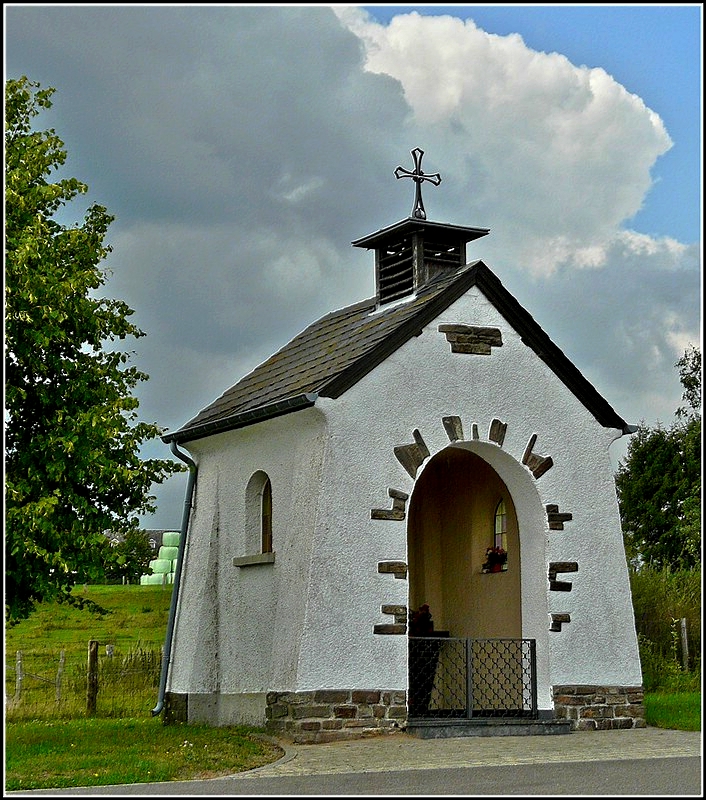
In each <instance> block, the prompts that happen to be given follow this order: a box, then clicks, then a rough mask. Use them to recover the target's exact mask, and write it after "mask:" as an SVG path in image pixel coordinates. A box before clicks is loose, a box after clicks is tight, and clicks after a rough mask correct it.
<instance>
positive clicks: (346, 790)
mask: <svg viewBox="0 0 706 800" xmlns="http://www.w3.org/2000/svg"><path fill="white" fill-rule="evenodd" d="M23 794H26V795H40V794H44V795H62V796H63V795H132V796H154V795H165V796H171V797H181V796H185V795H210V796H237V795H256V796H260V797H288V796H297V795H314V796H335V795H341V796H344V795H348V796H351V795H352V796H356V795H378V796H379V795H385V796H387V795H393V796H394V795H425V796H428V795H446V796H449V795H456V796H469V795H496V796H497V795H523V796H527V795H565V796H566V795H568V796H577V795H578V796H581V795H583V796H586V795H588V796H591V795H594V796H595V795H617V796H630V795H653V796H654V795H657V796H674V795H678V796H694V797H701V796H702V794H701V759H700V758H698V757H691V758H655V759H635V760H618V761H590V762H578V763H577V762H575V761H567V762H566V763H564V764H556V763H554V764H522V765H513V766H499V767H453V768H440V769H434V768H432V769H421V770H399V771H387V772H351V773H334V774H327V775H287V776H281V777H274V778H271V777H261V778H257V779H253V778H246V777H242V776H230V777H227V778H214V779H211V780H205V781H184V782H179V783H176V782H169V783H150V784H133V785H129V786H94V787H85V788H78V789H62V790H46V791H35V792H25V793H20V792H12V793H11V795H12V796H13V797H14V796H21V795H23Z"/></svg>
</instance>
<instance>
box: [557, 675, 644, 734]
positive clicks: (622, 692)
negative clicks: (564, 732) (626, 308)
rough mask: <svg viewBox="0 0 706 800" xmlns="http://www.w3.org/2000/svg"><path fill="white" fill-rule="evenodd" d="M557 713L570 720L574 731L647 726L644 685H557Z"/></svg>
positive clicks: (558, 716)
mask: <svg viewBox="0 0 706 800" xmlns="http://www.w3.org/2000/svg"><path fill="white" fill-rule="evenodd" d="M554 715H555V717H556V718H557V719H567V720H570V721H571V725H572V729H573V730H575V731H610V730H619V729H627V728H644V727H646V725H647V723H646V722H645V707H644V691H643V688H642V686H587V685H581V684H570V685H564V686H555V687H554Z"/></svg>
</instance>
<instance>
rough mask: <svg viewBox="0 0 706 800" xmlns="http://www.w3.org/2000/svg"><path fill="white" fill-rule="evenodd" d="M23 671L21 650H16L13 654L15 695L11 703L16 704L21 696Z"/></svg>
mask: <svg viewBox="0 0 706 800" xmlns="http://www.w3.org/2000/svg"><path fill="white" fill-rule="evenodd" d="M23 678H24V672H23V671H22V651H21V650H18V651H17V653H16V654H15V697H14V699H13V701H12V704H13V705H17V704H18V703H19V702H20V697H22V679H23Z"/></svg>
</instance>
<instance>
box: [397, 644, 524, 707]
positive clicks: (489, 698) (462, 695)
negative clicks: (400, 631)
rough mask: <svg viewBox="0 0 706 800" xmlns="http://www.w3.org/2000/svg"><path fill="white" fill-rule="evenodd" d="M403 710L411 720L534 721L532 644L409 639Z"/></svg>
mask: <svg viewBox="0 0 706 800" xmlns="http://www.w3.org/2000/svg"><path fill="white" fill-rule="evenodd" d="M407 706H408V714H409V717H410V718H417V719H420V718H435V719H459V718H462V719H471V718H484V717H524V718H528V719H535V718H536V717H537V677H536V657H535V640H534V639H452V638H440V637H421V636H420V637H410V639H409V686H408V697H407Z"/></svg>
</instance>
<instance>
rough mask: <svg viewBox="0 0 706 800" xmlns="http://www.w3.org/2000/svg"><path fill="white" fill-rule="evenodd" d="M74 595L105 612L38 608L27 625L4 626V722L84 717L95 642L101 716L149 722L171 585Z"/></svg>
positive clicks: (97, 589) (46, 605) (110, 588)
mask: <svg viewBox="0 0 706 800" xmlns="http://www.w3.org/2000/svg"><path fill="white" fill-rule="evenodd" d="M75 592H76V594H78V595H79V596H82V597H86V598H89V599H91V600H94V601H96V602H97V603H99V604H100V605H101V606H103V607H104V608H105V609H106V611H107V613H106V614H101V615H97V614H94V613H92V612H90V611H86V610H80V609H76V608H74V607H72V606H68V605H66V604H61V605H59V604H56V603H43V604H42V605H40V606H39V607H38V609H37V611H36V612H35V613H34V614H32V615H31V616H30V617H29V619H27V620H23V621H22V622H20V623H19V624H18V625H15V626H12V627H7V628H6V631H5V695H6V697H9V698H12V702H11V703H10V704H9V705H6V716H7V719H9V720H18V719H33V718H63V719H70V718H72V717H74V716H76V715H81V714H83V715H85V710H86V673H87V654H88V643H89V641H91V640H95V641H98V642H99V668H100V687H99V693H98V706H97V713H98V715H102V716H126V715H127V716H134V715H141V714H145V715H146V716H149V713H150V711H151V709H152V708H153V707H154V705H155V704H156V702H157V697H158V689H159V676H160V662H161V651H162V647H163V645H164V640H165V635H166V630H167V619H168V616H169V605H170V602H171V586H167V587H162V586H89V587H86V588H84V587H82V586H81V587H77V589H76V590H75ZM107 646H110V647H111V648H112V651H111V652H112V653H113V656H112V657H108V650H107V649H106V647H107ZM18 651H19V653H20V654H21V663H20V664H18V663H17V653H18ZM18 674H20V675H23V678H22V681H21V685H20V686H19V687H18V681H17V677H18Z"/></svg>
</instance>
